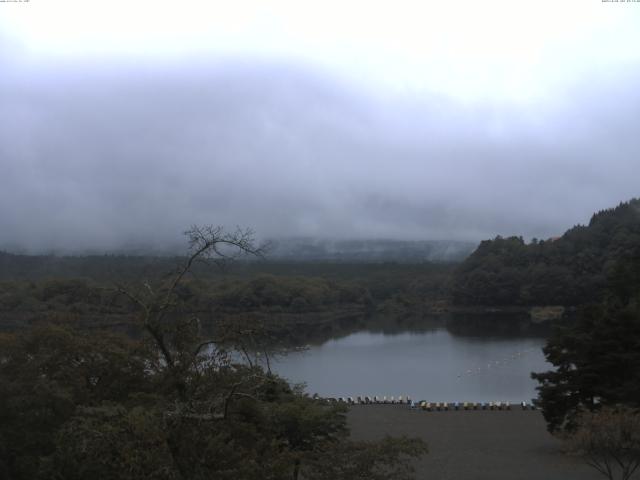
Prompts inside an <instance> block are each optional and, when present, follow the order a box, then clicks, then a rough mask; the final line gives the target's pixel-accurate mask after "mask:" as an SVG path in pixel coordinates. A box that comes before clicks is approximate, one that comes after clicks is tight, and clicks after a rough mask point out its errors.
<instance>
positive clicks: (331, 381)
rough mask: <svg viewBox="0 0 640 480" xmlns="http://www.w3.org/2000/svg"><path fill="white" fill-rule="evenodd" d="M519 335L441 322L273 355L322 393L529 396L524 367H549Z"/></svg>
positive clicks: (535, 341) (455, 398)
mask: <svg viewBox="0 0 640 480" xmlns="http://www.w3.org/2000/svg"><path fill="white" fill-rule="evenodd" d="M544 343H545V340H544V338H541V337H527V336H518V335H516V336H505V335H500V336H478V335H474V336H461V335H456V334H454V333H452V332H450V331H449V330H448V329H446V328H435V329H433V330H428V331H415V332H413V331H405V332H398V333H392V334H389V333H381V332H371V331H360V332H356V333H352V334H350V335H347V336H345V337H343V338H339V339H332V340H328V341H326V342H325V343H323V344H321V345H315V346H311V347H309V349H308V350H306V351H303V352H296V353H291V354H289V355H288V356H286V357H281V358H277V359H275V360H274V361H273V365H272V366H273V369H274V370H275V371H276V372H278V373H279V374H280V375H281V376H283V377H285V378H287V379H289V380H290V381H292V382H295V383H298V382H305V383H306V384H307V391H308V392H309V393H317V394H319V395H320V396H323V397H347V396H352V397H354V398H355V397H356V396H358V395H360V396H365V395H368V396H373V395H378V396H379V397H381V396H387V397H389V396H391V395H393V396H395V397H397V396H398V395H402V396H406V395H410V396H411V398H412V399H414V400H419V399H426V400H429V401H434V402H441V401H447V402H464V401H473V402H489V401H507V402H512V403H516V402H521V401H523V400H525V401H527V402H530V401H531V399H532V398H534V397H535V396H536V390H535V387H536V385H537V382H535V381H533V380H532V379H531V377H530V373H531V372H532V371H538V372H539V371H544V370H548V369H550V368H551V366H550V365H549V364H548V363H547V362H546V361H545V359H544V356H543V354H542V350H541V348H542V347H543V346H544Z"/></svg>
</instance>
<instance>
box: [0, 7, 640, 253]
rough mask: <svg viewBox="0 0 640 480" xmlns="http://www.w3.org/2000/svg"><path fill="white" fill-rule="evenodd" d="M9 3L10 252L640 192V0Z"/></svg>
mask: <svg viewBox="0 0 640 480" xmlns="http://www.w3.org/2000/svg"><path fill="white" fill-rule="evenodd" d="M373 3H376V2H346V1H335V2H332V1H326V0H325V1H323V2H301V1H291V2H286V1H269V2H262V1H255V2H253V1H232V2H229V1H226V2H215V1H184V0H181V1H173V2H164V3H163V2H157V1H143V0H138V1H135V0H128V1H119V0H110V1H95V2H94V1H86V0H82V1H65V0H55V1H50V0H31V1H30V2H26V3H25V2H23V3H17V2H16V3H12V2H0V125H1V128H0V247H2V246H4V247H5V248H6V247H12V248H13V247H17V246H19V247H22V248H26V249H27V250H30V251H38V250H50V249H58V250H65V249H66V250H75V249H80V250H83V249H92V250H100V249H113V248H119V247H121V246H123V245H130V244H135V243H148V244H151V245H156V246H162V245H164V244H168V243H173V242H175V241H176V239H179V235H180V232H181V231H183V230H184V229H185V228H186V227H188V226H189V225H190V224H193V223H213V224H223V225H226V226H229V227H234V226H236V225H241V226H246V227H252V228H253V229H254V230H256V232H257V233H258V235H259V236H261V237H270V236H320V237H333V238H398V239H464V240H479V239H482V238H489V237H494V236H495V235H497V234H501V235H511V234H515V235H523V236H525V237H528V238H530V237H533V236H535V237H540V238H546V237H548V236H552V235H557V234H561V233H562V232H563V231H564V230H566V229H567V228H568V227H570V226H572V225H574V224H577V223H585V222H588V220H589V217H590V215H591V213H592V212H593V211H595V210H598V209H602V208H606V207H611V206H614V205H616V204H617V203H619V202H620V201H623V200H628V199H629V198H631V197H633V196H638V195H640V188H639V187H640V2H628V3H626V2H625V3H621V2H618V3H613V2H603V1H601V0H575V1H573V0H554V1H546V0H536V1H513V0H505V1H497V0H495V1H494V0H485V1H477V0H473V1H450V2H445V1H437V2H432V3H431V2H426V1H421V2H408V1H397V0H396V1H394V2H378V3H377V5H378V6H375V5H372V4H373Z"/></svg>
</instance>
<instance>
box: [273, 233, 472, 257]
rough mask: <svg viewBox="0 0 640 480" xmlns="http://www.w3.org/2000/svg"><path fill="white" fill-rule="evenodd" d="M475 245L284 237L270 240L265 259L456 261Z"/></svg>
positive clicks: (427, 241) (444, 242) (467, 243)
mask: <svg viewBox="0 0 640 480" xmlns="http://www.w3.org/2000/svg"><path fill="white" fill-rule="evenodd" d="M475 247H476V243H472V242H461V241H437V240H424V241H399V240H329V239H314V238H284V239H276V240H271V241H270V248H269V251H268V258H269V259H272V260H276V261H281V260H284V261H302V262H362V263H378V262H399V263H420V262H433V263H443V262H447V263H448V262H460V261H462V260H464V259H465V258H466V257H467V256H468V255H469V254H470V253H471V252H472V251H473V249H474V248H475Z"/></svg>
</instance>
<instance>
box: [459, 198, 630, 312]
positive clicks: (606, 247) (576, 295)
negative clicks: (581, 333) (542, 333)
mask: <svg viewBox="0 0 640 480" xmlns="http://www.w3.org/2000/svg"><path fill="white" fill-rule="evenodd" d="M638 255H640V199H632V200H630V201H629V202H625V203H621V204H620V205H618V206H617V207H615V208H611V209H607V210H602V211H600V212H598V213H596V214H594V215H593V217H592V218H591V221H590V222H589V225H588V226H580V225H579V226H575V227H573V228H571V229H570V230H568V231H567V232H566V233H565V234H564V235H562V237H560V238H556V239H549V240H546V241H545V240H539V241H538V240H535V239H534V240H533V241H532V242H531V243H529V244H525V242H524V241H523V239H522V238H521V237H509V238H502V237H496V238H495V239H494V240H486V241H483V242H481V243H480V245H479V246H478V248H477V249H476V251H475V252H473V254H472V255H471V256H470V257H469V258H467V259H466V260H465V261H464V262H463V263H462V264H461V265H460V266H459V267H458V268H457V269H456V272H455V274H454V281H453V292H452V294H453V302H454V303H455V304H458V305H549V304H558V305H580V304H583V303H588V302H591V301H596V300H598V299H599V298H600V297H601V296H602V294H603V292H604V289H605V286H606V285H607V282H611V281H618V282H633V281H635V280H633V279H631V278H630V277H629V278H626V277H625V275H628V273H627V272H625V265H626V264H628V263H629V262H628V260H629V259H631V258H635V257H637V256H638Z"/></svg>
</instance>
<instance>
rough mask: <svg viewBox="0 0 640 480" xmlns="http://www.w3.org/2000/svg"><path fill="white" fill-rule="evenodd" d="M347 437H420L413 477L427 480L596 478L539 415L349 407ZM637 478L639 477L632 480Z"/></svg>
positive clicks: (504, 412)
mask: <svg viewBox="0 0 640 480" xmlns="http://www.w3.org/2000/svg"><path fill="white" fill-rule="evenodd" d="M348 422H349V425H350V427H351V435H352V438H354V439H356V440H373V439H378V438H381V437H383V436H384V435H385V434H389V435H393V436H400V435H407V436H411V437H420V438H422V439H423V440H425V441H426V442H427V443H428V444H429V453H428V454H427V455H425V456H424V457H423V458H421V459H419V460H417V461H416V464H415V467H416V478H417V479H429V480H445V479H447V480H502V479H504V480H574V479H575V480H592V479H593V480H597V479H600V478H604V477H602V475H601V474H600V473H598V472H596V471H595V470H593V469H592V468H591V467H588V466H586V465H584V464H583V463H582V461H581V459H580V458H577V457H572V456H568V455H565V454H563V453H562V451H561V444H560V442H559V441H558V440H556V439H555V438H553V437H552V436H551V435H549V433H547V431H546V428H545V422H544V419H543V418H542V414H541V413H540V412H539V411H531V410H526V411H523V410H521V409H520V408H519V407H517V408H515V409H512V410H507V411H482V410H480V411H446V412H445V411H441V412H426V411H422V410H415V409H410V408H409V407H407V406H400V405H355V406H352V407H351V409H350V411H349V414H348ZM638 478H640V477H638Z"/></svg>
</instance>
